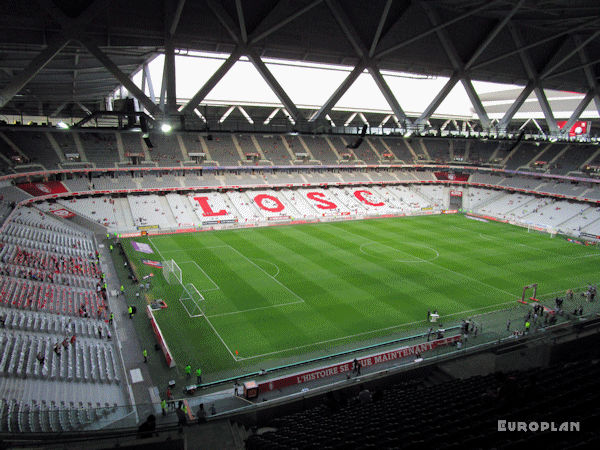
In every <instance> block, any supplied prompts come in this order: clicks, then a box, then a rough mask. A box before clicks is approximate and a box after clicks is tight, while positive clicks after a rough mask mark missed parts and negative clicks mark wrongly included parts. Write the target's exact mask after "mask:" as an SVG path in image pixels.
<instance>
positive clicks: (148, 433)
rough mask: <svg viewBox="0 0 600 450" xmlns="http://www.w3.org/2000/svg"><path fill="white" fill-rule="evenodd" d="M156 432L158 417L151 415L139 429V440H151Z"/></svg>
mask: <svg viewBox="0 0 600 450" xmlns="http://www.w3.org/2000/svg"><path fill="white" fill-rule="evenodd" d="M155 430H156V417H155V416H154V414H150V415H149V416H148V418H147V419H146V421H145V422H144V423H142V424H141V425H140V426H139V427H138V439H147V438H151V437H152V435H153V434H154V431H155Z"/></svg>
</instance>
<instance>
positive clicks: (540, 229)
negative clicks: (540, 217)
mask: <svg viewBox="0 0 600 450" xmlns="http://www.w3.org/2000/svg"><path fill="white" fill-rule="evenodd" d="M527 232H528V233H547V234H549V235H550V237H551V238H553V237H554V236H556V233H557V232H556V230H555V229H554V228H552V227H551V226H548V225H539V224H535V225H534V224H528V225H527Z"/></svg>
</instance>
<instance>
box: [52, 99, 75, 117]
mask: <svg viewBox="0 0 600 450" xmlns="http://www.w3.org/2000/svg"><path fill="white" fill-rule="evenodd" d="M69 103H71V102H70V101H68V102H63V103H61V104H60V105H59V106H58V108H56V109H55V110H54V112H52V114H50V117H56V116H58V115H59V114H60V112H61V111H62V110H63V109H65V106H67V105H68V104H69Z"/></svg>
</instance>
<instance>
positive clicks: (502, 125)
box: [497, 80, 535, 131]
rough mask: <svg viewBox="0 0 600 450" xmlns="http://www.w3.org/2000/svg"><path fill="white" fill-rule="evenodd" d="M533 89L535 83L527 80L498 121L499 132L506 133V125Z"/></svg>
mask: <svg viewBox="0 0 600 450" xmlns="http://www.w3.org/2000/svg"><path fill="white" fill-rule="evenodd" d="M534 87H535V83H534V82H533V80H529V83H527V86H525V88H524V89H523V90H522V91H521V93H520V94H519V96H518V97H517V98H516V99H515V101H514V102H513V103H512V105H510V107H509V108H508V110H507V111H506V112H505V113H504V116H503V117H502V119H500V121H499V122H498V125H497V128H498V130H499V131H506V129H507V128H508V124H509V123H510V121H511V120H512V118H513V117H514V115H515V114H516V113H517V111H518V110H519V109H520V108H521V106H522V105H523V103H525V100H527V98H528V97H529V96H530V95H531V93H532V92H533V88H534Z"/></svg>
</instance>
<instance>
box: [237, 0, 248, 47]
mask: <svg viewBox="0 0 600 450" xmlns="http://www.w3.org/2000/svg"><path fill="white" fill-rule="evenodd" d="M235 10H236V11H237V16H238V22H239V23H240V36H241V37H242V42H243V43H244V44H245V43H247V42H248V31H247V30H246V20H245V19H244V8H243V6H242V0H235Z"/></svg>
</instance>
